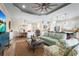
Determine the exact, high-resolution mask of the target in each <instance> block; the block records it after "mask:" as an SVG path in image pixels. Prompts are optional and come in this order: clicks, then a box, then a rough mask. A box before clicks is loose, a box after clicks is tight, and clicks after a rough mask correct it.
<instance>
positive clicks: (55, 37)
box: [40, 32, 66, 46]
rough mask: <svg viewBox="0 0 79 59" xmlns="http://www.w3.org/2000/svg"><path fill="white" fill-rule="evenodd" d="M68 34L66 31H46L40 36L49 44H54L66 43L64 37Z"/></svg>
mask: <svg viewBox="0 0 79 59" xmlns="http://www.w3.org/2000/svg"><path fill="white" fill-rule="evenodd" d="M65 36H66V34H65V33H56V32H47V33H44V35H42V36H40V38H41V39H42V40H44V42H45V43H47V44H48V45H49V46H51V45H54V44H56V43H57V44H58V43H59V42H60V43H62V44H63V43H64V44H65V42H64V39H65Z"/></svg>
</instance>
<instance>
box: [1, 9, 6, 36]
mask: <svg viewBox="0 0 79 59" xmlns="http://www.w3.org/2000/svg"><path fill="white" fill-rule="evenodd" d="M4 32H6V15H5V14H4V13H3V11H1V10H0V34H1V33H4Z"/></svg>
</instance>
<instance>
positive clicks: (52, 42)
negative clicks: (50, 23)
mask: <svg viewBox="0 0 79 59" xmlns="http://www.w3.org/2000/svg"><path fill="white" fill-rule="evenodd" d="M40 39H42V40H43V41H44V42H45V43H46V44H48V45H44V55H45V56H74V55H77V51H76V50H75V49H74V48H75V47H76V45H75V46H72V47H66V42H65V39H66V33H59V32H47V33H44V35H42V36H40Z"/></svg>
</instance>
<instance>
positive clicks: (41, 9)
mask: <svg viewBox="0 0 79 59" xmlns="http://www.w3.org/2000/svg"><path fill="white" fill-rule="evenodd" d="M68 4H69V3H14V4H13V5H14V6H16V7H17V8H19V9H20V10H21V11H23V12H26V13H30V14H35V15H48V14H50V13H52V12H54V11H56V10H58V9H60V8H63V7H65V6H67V5H68Z"/></svg>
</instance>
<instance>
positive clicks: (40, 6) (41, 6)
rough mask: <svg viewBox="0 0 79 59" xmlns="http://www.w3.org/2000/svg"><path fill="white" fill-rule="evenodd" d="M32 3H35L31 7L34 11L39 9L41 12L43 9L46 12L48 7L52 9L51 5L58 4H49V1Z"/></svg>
mask: <svg viewBox="0 0 79 59" xmlns="http://www.w3.org/2000/svg"><path fill="white" fill-rule="evenodd" d="M34 4H36V6H34V7H32V8H34V9H35V10H36V11H39V10H40V11H41V12H43V11H46V12H48V10H49V9H50V10H52V7H54V6H58V4H51V3H34Z"/></svg>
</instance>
